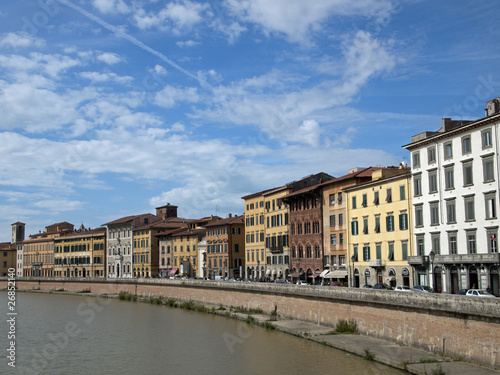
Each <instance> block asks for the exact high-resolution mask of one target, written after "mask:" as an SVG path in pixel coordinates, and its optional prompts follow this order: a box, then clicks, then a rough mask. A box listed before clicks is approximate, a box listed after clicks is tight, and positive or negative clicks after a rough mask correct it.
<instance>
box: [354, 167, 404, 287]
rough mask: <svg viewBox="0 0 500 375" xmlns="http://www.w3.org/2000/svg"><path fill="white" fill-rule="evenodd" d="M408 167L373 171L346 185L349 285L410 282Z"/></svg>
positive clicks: (401, 283) (392, 284)
mask: <svg viewBox="0 0 500 375" xmlns="http://www.w3.org/2000/svg"><path fill="white" fill-rule="evenodd" d="M410 189H411V173H410V169H409V168H403V167H399V168H397V167H390V168H382V169H379V170H376V171H374V172H373V173H372V181H370V182H367V183H363V184H359V185H356V186H352V187H348V188H345V189H344V191H345V193H346V194H347V197H346V199H347V219H346V220H347V223H348V225H349V227H350V230H349V231H348V236H347V237H348V239H347V241H348V254H347V257H348V259H347V261H348V262H349V264H350V267H349V272H350V274H351V275H353V282H352V283H351V286H355V287H360V286H363V285H374V284H376V283H386V284H390V285H391V286H395V285H407V286H412V285H410V284H411V280H413V277H412V275H410V272H411V271H410V269H411V267H409V266H408V256H410V255H412V254H413V248H412V241H411V239H412V233H413V230H412V228H413V220H412V210H411V200H410V199H411V191H410Z"/></svg>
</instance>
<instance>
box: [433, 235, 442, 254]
mask: <svg viewBox="0 0 500 375" xmlns="http://www.w3.org/2000/svg"><path fill="white" fill-rule="evenodd" d="M431 244H432V251H434V254H441V250H440V249H441V247H440V246H441V241H440V238H439V233H432V234H431Z"/></svg>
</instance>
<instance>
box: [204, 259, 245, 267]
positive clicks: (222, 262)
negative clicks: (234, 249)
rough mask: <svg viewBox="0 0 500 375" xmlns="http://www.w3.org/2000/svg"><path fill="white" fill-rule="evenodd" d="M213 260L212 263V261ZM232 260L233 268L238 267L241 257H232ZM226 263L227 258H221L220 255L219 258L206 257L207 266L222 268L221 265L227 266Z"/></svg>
mask: <svg viewBox="0 0 500 375" xmlns="http://www.w3.org/2000/svg"><path fill="white" fill-rule="evenodd" d="M212 261H213V263H212ZM233 261H234V268H239V267H240V266H241V265H242V263H241V259H233ZM227 264H228V260H227V258H222V257H219V258H213V259H212V258H209V259H208V267H209V268H212V266H213V268H217V267H219V268H222V267H227Z"/></svg>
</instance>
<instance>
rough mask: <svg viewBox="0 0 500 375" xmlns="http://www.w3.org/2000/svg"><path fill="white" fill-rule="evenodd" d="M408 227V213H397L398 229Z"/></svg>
mask: <svg viewBox="0 0 500 375" xmlns="http://www.w3.org/2000/svg"><path fill="white" fill-rule="evenodd" d="M407 229H408V214H407V213H406V212H403V213H401V214H399V230H407Z"/></svg>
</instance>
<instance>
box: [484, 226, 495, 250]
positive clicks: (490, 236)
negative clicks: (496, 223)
mask: <svg viewBox="0 0 500 375" xmlns="http://www.w3.org/2000/svg"><path fill="white" fill-rule="evenodd" d="M486 235H487V236H488V252H489V253H498V244H497V237H498V233H497V229H496V228H495V229H488V230H487V231H486Z"/></svg>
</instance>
